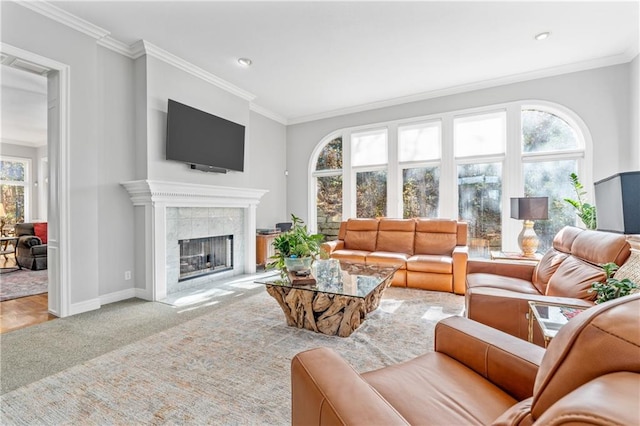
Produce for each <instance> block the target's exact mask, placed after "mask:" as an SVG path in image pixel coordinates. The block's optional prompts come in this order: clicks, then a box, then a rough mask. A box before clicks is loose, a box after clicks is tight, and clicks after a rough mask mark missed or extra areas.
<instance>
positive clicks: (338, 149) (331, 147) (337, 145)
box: [316, 137, 342, 170]
mask: <svg viewBox="0 0 640 426" xmlns="http://www.w3.org/2000/svg"><path fill="white" fill-rule="evenodd" d="M339 169H342V138H341V137H340V138H335V139H334V140H332V141H331V142H329V143H328V144H326V145H325V147H324V148H323V149H322V152H321V153H320V155H319V156H318V163H317V164H316V170H339Z"/></svg>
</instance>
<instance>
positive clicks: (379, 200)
mask: <svg viewBox="0 0 640 426" xmlns="http://www.w3.org/2000/svg"><path fill="white" fill-rule="evenodd" d="M386 214H387V171H386V170H381V171H376V172H360V173H356V217H381V216H386Z"/></svg>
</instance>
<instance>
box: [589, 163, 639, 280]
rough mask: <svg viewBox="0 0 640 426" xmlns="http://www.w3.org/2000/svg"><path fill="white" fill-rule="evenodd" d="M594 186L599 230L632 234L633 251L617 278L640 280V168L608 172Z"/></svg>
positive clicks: (630, 237) (628, 239)
mask: <svg viewBox="0 0 640 426" xmlns="http://www.w3.org/2000/svg"><path fill="white" fill-rule="evenodd" d="M594 189H595V199H596V208H597V214H598V230H599V231H608V232H616V233H619V234H626V235H630V236H629V237H628V238H627V241H628V242H629V245H630V246H631V255H630V256H629V259H627V261H626V262H625V263H624V265H622V266H621V267H620V269H618V271H616V273H615V275H614V278H616V279H619V280H622V279H625V278H628V279H629V280H631V281H633V282H634V283H636V284H640V212H639V210H640V171H638V172H625V173H618V174H615V175H613V176H609V177H608V178H606V179H602V180H600V181H598V182H596V183H595V184H594Z"/></svg>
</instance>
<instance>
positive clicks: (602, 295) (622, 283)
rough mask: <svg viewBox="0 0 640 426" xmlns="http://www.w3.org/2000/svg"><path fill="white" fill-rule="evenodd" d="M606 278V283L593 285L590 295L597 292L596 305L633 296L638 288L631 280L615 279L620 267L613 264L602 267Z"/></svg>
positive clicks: (597, 282)
mask: <svg viewBox="0 0 640 426" xmlns="http://www.w3.org/2000/svg"><path fill="white" fill-rule="evenodd" d="M602 269H604V273H605V276H606V277H607V279H606V281H605V282H604V283H601V282H599V281H596V282H594V283H593V284H591V289H590V290H589V293H593V292H595V293H596V294H597V298H596V303H604V302H607V301H609V300H613V299H617V298H618V297H622V296H626V295H628V294H631V293H632V292H633V290H634V289H636V288H638V285H637V284H636V283H634V282H633V281H631V280H630V279H629V278H623V279H621V280H618V279H616V278H613V274H614V273H615V272H616V271H617V270H618V265H616V264H615V263H613V262H609V263H605V264H604V265H602Z"/></svg>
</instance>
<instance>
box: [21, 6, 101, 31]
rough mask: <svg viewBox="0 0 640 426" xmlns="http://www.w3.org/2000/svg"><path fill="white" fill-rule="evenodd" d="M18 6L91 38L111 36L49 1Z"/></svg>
mask: <svg viewBox="0 0 640 426" xmlns="http://www.w3.org/2000/svg"><path fill="white" fill-rule="evenodd" d="M17 4H19V5H20V6H22V7H26V8H27V9H31V10H33V11H34V12H37V13H39V14H41V15H43V16H45V17H47V18H49V19H53V20H54V21H57V22H60V23H61V24H63V25H66V26H68V27H70V28H73V29H74V30H76V31H80V32H81V33H83V34H86V35H88V36H89V37H93V38H95V39H101V38H103V37H105V36H107V35H109V31H107V30H105V29H104V28H101V27H99V26H97V25H95V24H92V23H91V22H89V21H85V20H84V19H82V18H79V17H77V16H76V15H73V14H71V13H69V12H67V11H65V10H63V9H60V8H59V7H57V6H54V5H53V4H51V3H49V2H47V1H43V0H36V1H18V2H17Z"/></svg>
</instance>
